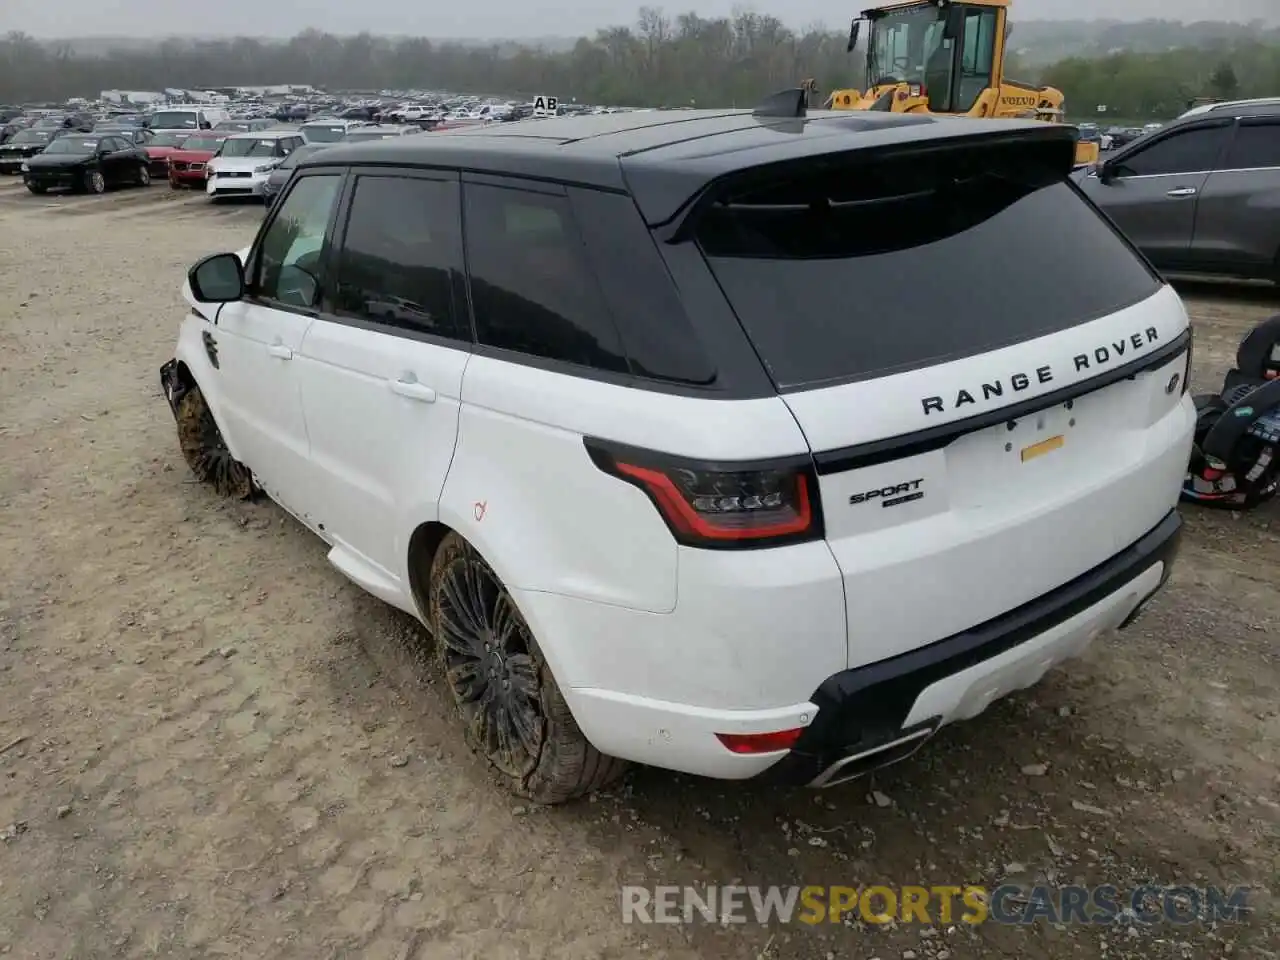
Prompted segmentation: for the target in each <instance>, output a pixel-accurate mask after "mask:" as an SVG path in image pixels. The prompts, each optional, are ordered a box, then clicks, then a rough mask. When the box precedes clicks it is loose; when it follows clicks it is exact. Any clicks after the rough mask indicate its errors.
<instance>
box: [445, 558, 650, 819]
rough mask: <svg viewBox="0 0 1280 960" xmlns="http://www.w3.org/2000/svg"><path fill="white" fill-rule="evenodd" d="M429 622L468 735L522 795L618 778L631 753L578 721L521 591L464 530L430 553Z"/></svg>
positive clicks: (567, 795) (584, 788) (581, 790)
mask: <svg viewBox="0 0 1280 960" xmlns="http://www.w3.org/2000/svg"><path fill="white" fill-rule="evenodd" d="M430 577H431V578H430V586H429V598H430V600H429V603H430V620H431V631H432V633H433V635H434V639H435V645H436V656H437V657H438V659H439V661H440V664H441V666H442V668H443V670H444V676H445V683H446V685H447V686H448V688H449V691H450V693H451V694H452V695H453V699H454V703H455V704H456V706H457V708H458V713H459V715H460V716H461V718H462V721H463V723H464V725H465V729H464V735H465V737H466V740H467V743H468V745H469V746H470V747H471V749H472V750H474V751H475V752H476V753H478V754H479V755H480V756H482V757H484V759H485V760H486V761H488V763H489V765H490V766H491V767H492V768H493V769H494V770H495V771H497V773H498V774H499V775H500V776H501V777H502V780H503V782H504V783H505V784H506V785H507V787H508V788H509V789H510V790H511V791H512V792H514V793H516V794H517V795H519V796H521V797H526V798H528V799H530V800H533V801H535V802H536V803H546V804H552V803H563V802H565V801H568V800H572V799H574V798H576V797H580V796H582V795H583V794H585V793H589V792H590V791H592V790H597V789H599V788H600V787H603V786H604V785H606V784H608V783H609V782H611V781H613V780H615V779H617V778H618V777H619V776H621V775H622V773H623V771H624V770H625V769H626V763H625V762H624V761H622V760H617V759H615V758H613V757H608V756H605V755H604V754H602V753H601V752H600V751H599V750H597V749H596V748H595V747H593V746H592V745H591V744H590V742H588V740H587V738H586V737H585V736H583V734H582V731H581V730H580V729H579V728H578V724H577V722H576V721H575V720H574V719H573V714H572V713H570V711H569V707H568V704H567V703H566V702H565V699H564V695H563V694H562V693H561V692H560V687H559V686H558V685H557V683H556V680H555V677H553V676H552V674H551V668H550V667H548V666H547V663H546V660H545V659H544V658H543V656H542V651H541V650H540V649H539V647H538V644H537V641H536V640H535V639H534V637H533V632H532V631H531V630H530V629H529V625H528V624H527V623H526V622H525V619H524V616H523V615H522V614H521V613H520V610H519V609H518V608H517V607H516V603H515V599H514V598H513V597H512V596H511V593H510V592H509V591H508V590H507V588H506V587H505V586H504V585H503V583H502V581H501V580H500V579H499V578H498V576H497V574H495V573H494V572H493V570H492V568H491V567H490V566H489V565H488V563H486V562H485V560H484V558H483V557H481V556H480V554H479V553H478V552H477V551H476V549H475V548H474V547H472V546H471V544H470V543H468V542H467V541H466V540H465V539H464V538H463V537H461V536H459V535H458V534H456V533H449V534H447V535H446V536H445V538H444V540H443V541H441V543H440V546H439V548H438V549H437V550H436V553H435V557H434V559H433V560H432V563H431V575H430Z"/></svg>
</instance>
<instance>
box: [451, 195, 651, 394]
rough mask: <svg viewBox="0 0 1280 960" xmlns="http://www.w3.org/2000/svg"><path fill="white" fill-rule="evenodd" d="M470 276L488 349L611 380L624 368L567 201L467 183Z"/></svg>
mask: <svg viewBox="0 0 1280 960" xmlns="http://www.w3.org/2000/svg"><path fill="white" fill-rule="evenodd" d="M463 193H464V196H465V200H464V204H465V208H466V215H465V222H466V236H467V241H466V242H467V268H468V270H469V271H470V274H471V305H472V309H473V310H474V312H475V321H476V337H477V339H478V340H479V341H480V343H482V344H485V345H487V346H490V347H500V348H502V349H504V350H512V351H515V352H517V353H522V354H525V355H526V356H530V357H538V358H541V359H545V360H560V361H564V362H566V363H573V364H577V365H579V366H583V367H592V368H594V369H597V370H605V371H609V372H614V373H622V372H626V371H627V369H628V368H627V361H626V357H625V356H624V354H623V351H622V346H621V343H620V341H619V338H618V331H617V329H616V327H615V326H614V323H613V318H612V317H611V316H610V314H609V311H608V309H607V307H606V305H605V302H604V299H603V297H602V296H601V293H600V288H599V286H598V285H597V283H596V279H595V277H594V276H593V275H592V272H591V268H590V266H589V265H588V262H587V258H586V251H585V249H584V247H583V241H582V237H581V235H580V234H579V232H578V229H577V225H576V224H575V222H574V219H573V214H572V211H571V210H570V207H569V201H568V198H567V197H565V196H564V195H563V194H549V193H535V192H532V191H528V190H520V189H513V188H508V187H496V186H489V185H482V184H474V183H469V184H465V185H464V187H463Z"/></svg>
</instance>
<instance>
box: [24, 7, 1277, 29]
mask: <svg viewBox="0 0 1280 960" xmlns="http://www.w3.org/2000/svg"><path fill="white" fill-rule="evenodd" d="M652 5H654V6H660V7H662V8H663V9H665V10H666V11H667V12H668V13H669V14H672V15H674V14H676V13H680V12H683V11H684V10H688V9H695V10H697V12H698V13H699V14H701V15H703V16H719V15H724V14H728V13H730V12H731V11H732V10H733V9H734V7H737V6H748V7H750V8H752V9H755V10H757V11H759V12H761V13H772V14H774V15H775V16H777V17H780V18H781V19H783V20H784V21H786V22H787V23H788V24H789V25H791V26H794V27H804V26H807V25H809V24H811V23H815V22H819V21H826V22H828V23H835V22H839V23H840V24H843V23H845V22H847V20H848V16H849V15H850V14H851V13H852V12H853V10H854V7H855V6H858V4H857V3H856V0H855V3H853V4H849V5H848V12H847V13H846V12H844V7H845V5H843V4H839V3H832V2H830V0H789V2H788V0H758V2H755V3H746V4H743V3H742V2H741V0H686V2H680V0H670V2H663V3H654V4H652ZM640 6H641V4H640V3H638V2H631V0H559V2H557V3H556V4H554V9H555V12H551V8H552V5H551V4H545V5H544V4H542V3H525V2H520V0H485V2H479V3H476V2H461V0H427V2H425V3H424V2H421V0H310V2H309V3H279V2H272V0H265V2H264V0H217V2H215V3H213V4H206V3H190V2H186V3H184V2H181V0H177V2H175V0H118V2H115V3H111V2H107V3H104V2H102V0H0V34H2V33H5V32H7V31H9V30H24V31H26V32H27V33H31V34H35V35H36V36H40V37H63V36H77V37H88V36H122V35H124V36H130V35H132V36H165V35H174V34H179V35H184V36H190V35H194V34H198V33H201V32H202V31H207V32H210V33H213V32H217V33H227V34H232V33H239V34H250V35H257V36H289V35H291V34H294V33H297V32H299V31H301V30H303V29H305V28H306V27H317V28H319V29H321V30H327V31H329V32H331V33H357V32H359V31H361V30H369V31H371V32H373V33H397V34H411V35H417V36H428V37H494V38H505V37H512V38H514V37H536V36H579V35H582V34H589V33H592V32H594V31H595V30H596V29H597V28H599V27H603V26H609V25H611V24H617V23H630V22H631V21H632V20H634V19H635V13H636V10H637V9H638V8H639V7H640ZM202 11H208V12H209V13H214V14H216V17H211V16H207V15H205V14H203V13H202ZM304 11H305V12H304ZM836 11H840V12H836ZM1278 12H1280V0H1213V2H1212V3H1206V2H1205V0H1015V3H1014V18H1015V19H1017V20H1033V19H1034V20H1043V19H1063V20H1065V19H1088V18H1092V17H1111V18H1116V19H1126V20H1129V19H1133V20H1138V19H1142V18H1144V17H1167V18H1170V19H1184V20H1209V19H1212V20H1251V19H1254V18H1264V19H1275V18H1276V16H1277V13H1278Z"/></svg>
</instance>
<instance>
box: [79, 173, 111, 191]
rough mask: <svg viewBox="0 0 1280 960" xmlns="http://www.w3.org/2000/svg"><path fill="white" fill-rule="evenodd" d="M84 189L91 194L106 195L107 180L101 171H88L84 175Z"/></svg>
mask: <svg viewBox="0 0 1280 960" xmlns="http://www.w3.org/2000/svg"><path fill="white" fill-rule="evenodd" d="M84 188H85V189H86V190H87V191H89V192H90V193H106V192H107V178H106V177H104V176H103V175H102V171H101V170H87V171H85V175H84Z"/></svg>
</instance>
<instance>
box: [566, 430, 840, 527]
mask: <svg viewBox="0 0 1280 960" xmlns="http://www.w3.org/2000/svg"><path fill="white" fill-rule="evenodd" d="M587 452H588V453H589V454H590V455H591V459H592V460H593V461H594V462H595V464H596V466H598V467H599V468H600V469H601V470H604V471H605V472H606V473H610V474H612V475H613V476H615V477H618V478H619V479H620V480H625V481H626V482H628V483H631V484H633V485H635V486H637V487H639V488H640V489H641V490H643V491H644V492H645V493H646V494H648V495H649V499H650V500H652V501H653V503H654V505H655V506H656V507H657V508H658V512H659V513H661V514H662V518H663V519H664V520H665V521H666V523H667V526H668V527H669V528H670V530H671V533H672V534H673V535H674V536H675V538H676V540H677V541H679V542H680V543H682V544H685V545H686V546H692V547H718V548H721V549H728V548H734V547H741V548H749V547H761V546H780V545H782V544H784V543H796V542H800V541H804V540H814V539H817V538H819V537H821V536H822V518H821V511H820V510H819V503H818V496H817V482H816V480H817V478H816V475H815V474H814V472H813V463H812V461H811V460H810V459H809V458H808V457H803V458H789V459H787V460H783V461H770V462H764V463H703V462H697V461H691V460H685V459H682V458H678V457H671V456H668V455H665V454H659V453H653V452H651V451H644V450H636V449H634V448H630V447H622V446H616V445H613V444H609V443H604V442H600V441H595V440H587Z"/></svg>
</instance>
